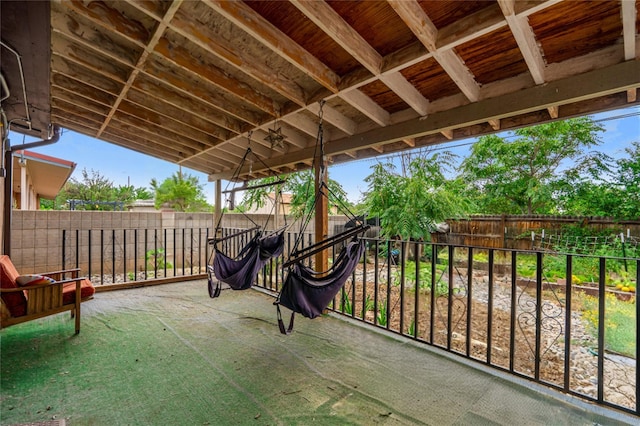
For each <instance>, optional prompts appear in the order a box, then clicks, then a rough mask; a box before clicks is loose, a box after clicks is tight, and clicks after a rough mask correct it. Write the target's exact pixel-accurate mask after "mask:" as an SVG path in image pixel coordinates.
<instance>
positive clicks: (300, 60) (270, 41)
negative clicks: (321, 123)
mask: <svg viewBox="0 0 640 426" xmlns="http://www.w3.org/2000/svg"><path fill="white" fill-rule="evenodd" d="M204 2H205V4H207V5H208V6H209V7H211V8H212V9H213V10H215V11H216V12H218V13H220V14H221V15H222V16H224V17H225V18H227V19H228V20H230V21H231V22H233V23H234V24H235V25H237V26H238V27H240V28H242V29H243V30H244V31H246V32H247V33H248V34H249V35H251V36H252V37H253V38H255V39H256V40H258V41H259V42H261V43H262V44H264V45H265V46H267V47H269V49H271V50H272V51H273V52H275V53H276V54H278V55H279V56H280V57H282V58H283V59H285V60H287V61H288V62H290V63H291V64H292V65H294V66H296V67H297V68H298V69H299V70H300V71H302V72H304V73H305V74H307V75H309V76H311V77H312V78H313V79H314V80H315V81H317V82H318V83H320V84H321V85H322V86H324V87H326V88H327V89H329V90H330V91H332V92H333V93H337V92H338V83H339V81H340V77H339V76H338V75H337V74H336V73H335V72H333V71H332V70H331V69H330V68H329V67H327V66H326V65H325V64H324V63H322V62H321V61H320V60H319V59H318V58H316V57H315V56H313V55H312V54H311V53H309V52H308V51H307V50H306V49H304V48H303V47H302V46H300V45H299V44H298V43H296V42H295V41H293V40H292V39H291V38H290V37H289V36H287V35H286V34H284V33H283V32H282V31H280V30H279V29H278V28H276V27H275V26H274V25H273V24H271V23H270V22H269V21H267V20H266V19H264V18H263V17H262V16H261V15H259V14H258V13H257V12H255V11H254V10H253V9H251V8H250V7H249V6H247V5H246V4H244V3H243V2H239V1H238V2H231V1H227V0H224V1H220V0H204ZM294 4H295V3H294Z"/></svg>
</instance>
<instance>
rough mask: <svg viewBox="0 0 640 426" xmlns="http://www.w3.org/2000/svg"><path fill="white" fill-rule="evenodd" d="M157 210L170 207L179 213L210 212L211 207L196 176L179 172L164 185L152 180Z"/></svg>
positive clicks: (167, 179)
mask: <svg viewBox="0 0 640 426" xmlns="http://www.w3.org/2000/svg"><path fill="white" fill-rule="evenodd" d="M151 188H152V189H153V191H154V199H155V206H156V208H157V209H159V208H160V207H162V206H163V205H168V206H169V207H171V208H172V209H174V210H176V211H179V212H194V211H208V210H211V207H210V206H209V205H208V204H207V202H206V197H205V195H204V190H203V189H202V185H200V183H199V181H198V178H197V177H196V176H191V175H189V174H185V173H182V171H178V172H176V173H174V174H173V175H172V176H170V177H168V178H166V179H165V180H163V181H162V183H158V181H157V180H156V179H155V178H154V179H151Z"/></svg>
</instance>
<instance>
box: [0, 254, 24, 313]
mask: <svg viewBox="0 0 640 426" xmlns="http://www.w3.org/2000/svg"><path fill="white" fill-rule="evenodd" d="M19 276H20V274H18V271H17V270H16V267H15V266H13V262H11V259H10V258H9V256H7V255H5V254H3V255H0V287H2V288H18V285H17V283H16V280H17V279H18V277H19ZM2 300H3V301H4V304H5V306H6V308H7V309H8V310H9V312H10V313H11V316H12V317H20V316H22V315H25V314H26V313H27V298H26V297H25V295H24V292H23V291H18V292H15V293H3V294H2Z"/></svg>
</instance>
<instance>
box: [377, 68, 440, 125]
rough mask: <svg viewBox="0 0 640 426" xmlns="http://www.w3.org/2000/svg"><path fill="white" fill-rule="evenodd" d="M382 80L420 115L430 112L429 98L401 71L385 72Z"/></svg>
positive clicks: (381, 77)
mask: <svg viewBox="0 0 640 426" xmlns="http://www.w3.org/2000/svg"><path fill="white" fill-rule="evenodd" d="M380 81H382V82H383V83H384V84H385V85H386V86H387V87H388V88H389V89H391V90H392V91H393V92H394V93H395V94H396V95H398V96H399V97H400V99H402V100H403V101H405V102H406V103H407V105H409V106H410V107H411V108H413V109H414V110H415V111H416V112H417V113H418V114H419V115H421V116H426V115H427V114H428V113H429V100H428V99H426V98H425V97H424V96H422V93H420V92H419V91H418V89H416V88H415V87H414V86H413V85H412V84H411V83H409V82H408V81H407V79H406V78H404V76H403V75H402V74H400V73H399V72H394V73H390V74H383V75H381V76H380Z"/></svg>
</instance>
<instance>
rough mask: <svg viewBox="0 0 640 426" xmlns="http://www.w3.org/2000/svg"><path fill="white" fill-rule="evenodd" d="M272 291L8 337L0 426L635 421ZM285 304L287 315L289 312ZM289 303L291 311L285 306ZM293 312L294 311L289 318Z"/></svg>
mask: <svg viewBox="0 0 640 426" xmlns="http://www.w3.org/2000/svg"><path fill="white" fill-rule="evenodd" d="M272 302H273V297H272V296H271V295H268V294H265V293H263V292H261V291H255V290H248V291H240V292H233V291H230V290H226V291H223V292H222V295H221V296H220V297H219V298H218V299H210V298H209V297H208V294H207V290H206V282H205V281H191V282H184V283H177V284H168V285H162V286H156V287H146V288H138V289H132V290H121V291H115V292H106V293H98V294H97V295H96V297H95V299H94V300H92V301H89V302H87V303H85V304H83V311H82V331H81V333H80V334H79V335H77V336H75V335H73V323H72V321H71V320H70V319H69V316H68V315H65V314H60V315H57V316H54V317H49V318H44V319H42V320H38V321H35V322H32V323H28V324H21V325H18V326H14V327H11V328H8V329H6V330H3V331H2V332H1V333H0V350H1V352H0V355H1V357H2V358H1V374H2V376H1V394H0V404H1V406H0V423H1V424H2V425H12V424H19V423H27V422H45V421H51V420H56V419H57V420H64V421H65V423H66V424H67V425H73V426H75V425H244V424H248V425H306V424H321V425H332V424H334V425H372V424H386V425H397V424H398V425H399V424H402V425H407V424H429V425H516V424H517V425H594V424H627V423H634V422H635V421H636V420H637V419H635V418H632V417H631V416H628V415H624V414H621V413H618V412H614V411H611V410H607V409H604V408H601V407H595V406H593V405H591V404H587V403H584V402H580V401H577V400H576V399H575V398H570V397H567V396H562V395H559V394H557V393H555V392H551V391H548V392H547V391H545V388H543V387H541V386H537V385H533V384H530V383H525V382H522V381H518V380H515V379H514V380H511V379H508V378H506V376H504V375H502V374H501V373H496V372H493V371H490V370H486V371H485V370H483V368H482V367H481V366H480V365H476V364H475V363H467V362H462V361H459V360H454V359H452V357H451V356H448V355H446V354H443V353H441V351H439V350H435V349H432V348H429V347H427V346H425V345H421V344H417V343H415V342H411V341H407V340H405V339H401V338H398V337H395V336H393V335H388V334H386V333H383V332H381V331H378V330H373V329H372V328H369V327H366V326H363V325H360V324H359V323H356V322H353V321H348V320H343V319H341V318H339V317H338V316H333V315H327V316H324V317H321V318H317V319H314V320H308V319H306V318H303V317H301V316H296V325H295V329H294V332H293V334H291V335H289V336H283V335H281V334H280V333H279V331H278V327H277V325H276V310H275V307H274V306H273V305H272ZM285 311H286V310H285ZM286 312H288V311H286ZM286 312H285V313H284V316H285V317H288V314H287V313H286Z"/></svg>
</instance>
